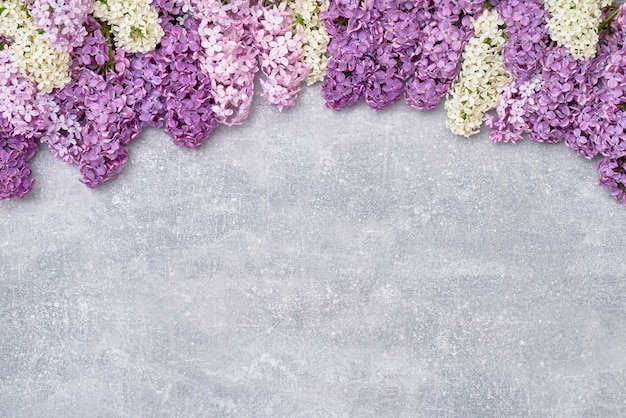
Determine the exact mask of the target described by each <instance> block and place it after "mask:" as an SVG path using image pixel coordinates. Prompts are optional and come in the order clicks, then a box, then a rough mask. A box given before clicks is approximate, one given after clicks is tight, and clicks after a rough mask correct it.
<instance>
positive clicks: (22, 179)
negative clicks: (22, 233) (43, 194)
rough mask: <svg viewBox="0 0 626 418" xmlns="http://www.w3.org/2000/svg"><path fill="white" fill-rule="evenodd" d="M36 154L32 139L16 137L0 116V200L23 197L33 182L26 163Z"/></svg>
mask: <svg viewBox="0 0 626 418" xmlns="http://www.w3.org/2000/svg"><path fill="white" fill-rule="evenodd" d="M35 152H37V142H36V141H35V138H33V137H27V136H25V135H16V134H15V133H14V132H13V127H12V126H11V124H10V123H9V121H8V120H6V118H4V117H3V116H0V200H8V199H13V198H16V197H17V198H21V197H24V195H26V194H27V193H28V192H30V191H31V189H32V188H33V184H34V180H33V178H32V173H31V170H30V165H29V163H28V161H29V160H30V159H31V158H33V156H34V155H35Z"/></svg>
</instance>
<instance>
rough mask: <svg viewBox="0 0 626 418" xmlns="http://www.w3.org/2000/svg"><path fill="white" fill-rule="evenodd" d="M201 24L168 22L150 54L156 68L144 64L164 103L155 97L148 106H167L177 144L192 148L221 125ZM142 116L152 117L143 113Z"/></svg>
mask: <svg viewBox="0 0 626 418" xmlns="http://www.w3.org/2000/svg"><path fill="white" fill-rule="evenodd" d="M198 27H199V26H198V21H197V20H196V19H193V18H191V17H188V18H187V19H185V20H184V22H183V24H182V25H178V24H175V20H174V19H170V20H169V21H166V22H164V29H165V36H164V37H163V39H162V40H161V47H160V48H159V49H157V50H156V51H153V52H152V53H150V54H148V55H149V57H150V59H151V60H152V62H153V63H154V64H155V67H154V69H150V66H148V67H147V70H146V67H145V66H143V65H142V67H141V68H142V71H144V74H145V75H146V76H147V78H146V83H149V84H152V85H154V86H156V87H158V89H159V92H160V95H161V96H162V98H163V103H164V104H163V105H161V104H160V103H159V101H158V100H156V99H154V98H153V99H152V101H151V102H147V103H146V106H147V108H149V109H153V110H158V109H160V108H161V107H163V109H164V110H165V112H166V113H165V132H166V133H167V134H169V135H171V136H172V138H173V139H174V143H176V144H177V145H181V146H186V147H189V148H196V147H199V146H200V145H202V143H203V142H204V141H205V140H206V139H207V138H208V137H209V136H210V135H211V133H212V132H213V131H214V130H215V129H216V128H217V125H218V121H217V119H216V115H215V113H214V112H213V107H214V105H215V101H214V99H213V96H212V91H213V90H212V88H213V86H212V84H211V79H210V77H209V76H208V75H207V74H205V73H204V72H203V71H202V70H201V68H200V57H201V51H202V46H201V38H200V35H199V34H198ZM144 110H145V108H144V109H142V112H143V111H144ZM139 118H140V120H143V119H146V118H148V116H147V115H145V116H144V113H140V116H139Z"/></svg>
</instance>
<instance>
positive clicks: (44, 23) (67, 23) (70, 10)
mask: <svg viewBox="0 0 626 418" xmlns="http://www.w3.org/2000/svg"><path fill="white" fill-rule="evenodd" d="M93 2H94V0H32V2H31V3H30V4H29V6H28V8H29V10H30V15H31V17H32V18H33V22H34V24H35V26H37V27H38V28H41V29H43V30H44V33H43V34H42V35H43V38H44V39H46V40H47V41H48V42H50V45H53V46H56V47H60V48H67V49H70V50H71V49H72V48H74V47H76V46H78V45H81V44H82V43H83V39H84V38H85V36H86V35H87V29H85V25H84V23H85V21H86V20H87V17H88V16H89V15H90V14H91V13H93ZM27 3H29V2H27Z"/></svg>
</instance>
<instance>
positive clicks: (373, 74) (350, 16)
mask: <svg viewBox="0 0 626 418" xmlns="http://www.w3.org/2000/svg"><path fill="white" fill-rule="evenodd" d="M321 16H322V19H323V22H324V26H325V27H326V29H327V30H328V33H329V35H330V43H329V45H328V55H329V61H328V69H327V70H326V78H325V80H324V82H323V84H322V95H323V96H324V98H325V99H326V104H327V106H328V107H330V108H332V109H336V110H340V109H343V108H345V107H348V106H351V105H353V104H355V103H357V102H358V101H359V100H361V99H362V98H365V101H366V102H367V104H368V105H369V106H370V107H371V108H372V109H374V110H380V109H383V108H385V107H387V106H389V105H390V104H392V103H394V102H396V101H397V100H398V99H399V98H400V97H402V93H403V91H404V82H405V80H406V79H407V78H408V77H410V76H411V75H412V74H413V72H414V60H415V57H416V56H417V54H419V52H420V51H421V45H420V42H419V40H420V37H421V31H422V29H423V27H424V26H425V25H426V11H425V9H424V7H423V5H422V4H421V3H419V2H408V1H403V0H396V1H388V2H387V1H383V0H368V1H354V0H340V1H331V2H330V5H329V8H328V10H327V11H326V12H324V13H323V14H322V15H321Z"/></svg>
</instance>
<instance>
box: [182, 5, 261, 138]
mask: <svg viewBox="0 0 626 418" xmlns="http://www.w3.org/2000/svg"><path fill="white" fill-rule="evenodd" d="M189 9H190V13H191V14H192V15H193V16H194V17H195V18H196V19H198V20H199V21H200V24H199V27H198V33H199V34H200V37H201V45H202V48H203V56H202V58H201V68H202V70H203V71H204V72H205V73H207V74H208V76H209V78H210V80H211V94H212V96H213V100H214V101H215V103H214V104H213V106H212V110H213V113H214V114H215V116H216V118H217V120H218V121H219V122H220V123H223V124H226V125H228V126H232V125H238V124H241V123H242V122H243V121H244V120H245V119H246V118H247V117H248V114H249V112H250V106H251V105H252V97H253V95H254V75H255V74H256V72H257V71H258V64H257V60H256V58H257V55H258V49H257V48H256V46H255V44H254V37H253V36H252V28H254V27H255V19H254V16H253V11H252V9H251V7H250V3H249V1H248V0H234V1H228V2H222V1H221V0H205V1H200V0H190V6H189Z"/></svg>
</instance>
